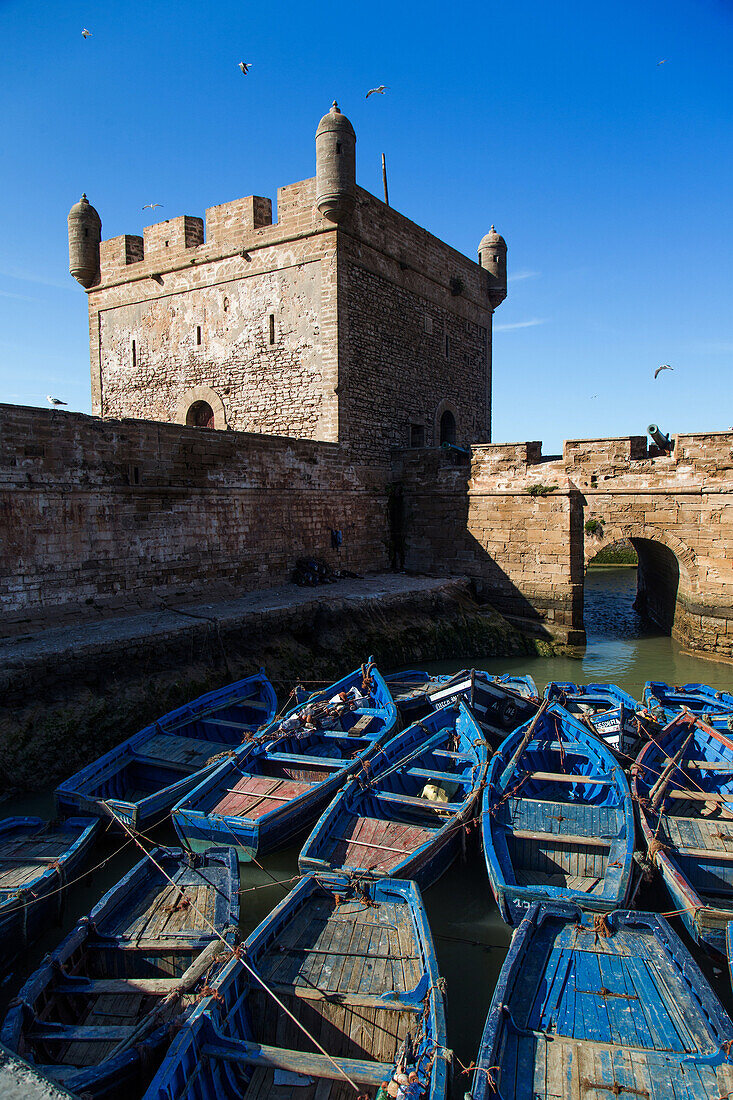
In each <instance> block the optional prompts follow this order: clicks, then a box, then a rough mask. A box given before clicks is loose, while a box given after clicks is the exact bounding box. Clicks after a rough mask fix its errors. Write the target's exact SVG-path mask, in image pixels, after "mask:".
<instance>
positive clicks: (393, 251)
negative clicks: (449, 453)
mask: <svg viewBox="0 0 733 1100" xmlns="http://www.w3.org/2000/svg"><path fill="white" fill-rule="evenodd" d="M338 248H339V254H338V255H339V336H340V346H339V365H340V370H339V387H340V392H341V430H342V435H341V438H346V439H349V440H350V441H351V442H352V443H355V444H357V445H358V447H359V452H360V453H361V454H364V455H365V456H367V457H369V458H370V459H371V460H372V461H383V460H384V455H385V452H386V449H387V448H389V447H409V446H410V445H411V438H410V433H411V426H412V425H414V426H415V427H417V428H422V431H423V445H424V446H427V447H430V446H437V445H438V443H439V442H440V439H439V422H440V417H441V415H442V413H443V412H444V411H446V410H448V411H450V412H451V413H452V414H453V416H454V418H455V421H456V429H457V430H456V441H457V442H459V443H463V444H468V443H470V442H477V441H486V440H488V439H490V438H491V320H492V310H491V305H490V303H489V287H488V277H487V273H486V272H485V271H484V270H483V269H482V268H480V267H479V266H478V265H477V264H476V263H474V262H473V261H471V260H469V259H467V257H465V256H463V255H461V253H459V252H457V251H456V250H455V249H453V248H450V247H449V246H448V245H446V244H445V243H444V242H443V241H440V240H438V239H437V238H436V237H433V236H432V235H431V234H429V233H427V232H426V231H425V230H424V229H421V228H420V226H418V225H415V224H414V222H411V221H409V220H408V219H407V218H405V217H403V216H402V215H401V214H399V213H398V212H397V211H396V210H393V209H392V208H391V207H389V206H386V205H385V204H384V203H382V202H380V201H379V200H378V199H376V198H375V197H374V196H373V195H370V194H369V193H368V192H366V191H364V190H362V189H358V198H357V207H356V210H355V212H354V215H353V216H352V217H351V218H350V219H349V221H348V222H347V223H345V225H344V226H342V227H340V228H339V241H338ZM364 429H366V431H365V430H364Z"/></svg>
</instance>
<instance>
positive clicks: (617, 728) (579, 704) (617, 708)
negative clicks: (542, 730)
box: [545, 680, 641, 756]
mask: <svg viewBox="0 0 733 1100" xmlns="http://www.w3.org/2000/svg"><path fill="white" fill-rule="evenodd" d="M545 699H549V700H550V701H554V702H558V703H559V704H560V705H561V706H563V707H565V709H566V710H567V712H568V713H569V714H572V715H573V717H574V718H577V719H578V720H579V721H583V720H586V721H587V722H588V723H589V724H590V726H592V727H593V730H594V732H595V733H596V734H597V735H598V736H599V737H600V738H601V739H602V740H603V741H605V742H606V743H607V744H608V745H610V746H611V748H612V749H613V750H614V752H618V753H620V754H621V755H623V756H628V755H629V754H631V753H632V752H633V751H634V749H635V748H636V747H637V745H638V741H639V727H638V723H637V720H636V712H637V711H638V710H639V709H640V707H641V704H640V703H639V702H638V700H636V699H634V698H633V696H631V695H629V694H628V692H626V691H624V690H623V689H622V688H620V687H618V685H616V684H574V683H571V682H570V681H569V680H552V681H551V682H550V683H549V684H548V685H547V687H546V688H545Z"/></svg>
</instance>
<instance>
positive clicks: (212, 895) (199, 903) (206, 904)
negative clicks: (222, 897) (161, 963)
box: [104, 876, 216, 946]
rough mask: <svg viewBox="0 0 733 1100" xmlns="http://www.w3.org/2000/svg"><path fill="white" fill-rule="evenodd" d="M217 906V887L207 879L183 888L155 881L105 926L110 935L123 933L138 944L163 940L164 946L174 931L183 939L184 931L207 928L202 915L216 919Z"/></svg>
mask: <svg viewBox="0 0 733 1100" xmlns="http://www.w3.org/2000/svg"><path fill="white" fill-rule="evenodd" d="M176 877H179V876H176ZM182 894H183V896H182ZM215 906H216V887H215V886H212V885H209V884H208V883H206V882H202V883H200V884H197V885H185V886H184V887H183V888H182V889H181V888H180V887H179V886H173V885H171V884H170V883H169V882H166V883H165V884H162V883H160V882H158V883H153V884H151V887H150V889H149V890H148V891H147V892H146V894H145V896H144V897H142V898H139V899H137V901H136V903H135V904H133V905H132V906H131V908H129V909H121V910H120V912H119V913H118V914H117V918H116V920H115V921H113V922H110V925H109V927H107V926H105V929H104V931H105V934H107V935H115V936H124V937H126V938H128V939H130V940H131V941H132V942H133V943H136V944H140V943H142V942H145V943H149V942H160V945H161V946H163V944H164V943H165V940H166V939H167V938H168V937H172V936H173V935H174V934H176V935H177V937H178V938H179V939H180V934H181V933H182V932H191V933H195V932H203V931H207V930H208V928H209V926H208V925H207V924H206V922H205V921H204V919H203V916H205V917H206V918H207V919H208V920H209V921H213V920H214V915H215ZM199 913H202V914H203V916H199Z"/></svg>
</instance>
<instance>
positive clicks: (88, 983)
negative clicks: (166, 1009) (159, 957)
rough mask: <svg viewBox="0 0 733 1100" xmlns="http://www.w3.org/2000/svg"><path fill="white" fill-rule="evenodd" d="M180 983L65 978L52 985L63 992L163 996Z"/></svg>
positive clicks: (172, 979) (175, 981)
mask: <svg viewBox="0 0 733 1100" xmlns="http://www.w3.org/2000/svg"><path fill="white" fill-rule="evenodd" d="M180 984H181V979H180V978H76V977H73V978H65V979H63V980H61V981H58V982H56V983H55V985H54V987H53V988H54V992H56V993H63V994H65V995H66V994H77V993H81V994H83V995H84V996H87V995H89V994H90V993H91V994H92V995H93V996H95V997H96V996H98V995H100V994H105V993H143V994H146V995H152V996H156V997H159V996H160V997H163V996H165V995H166V994H168V993H172V992H173V991H174V990H175V989H178V987H179V986H180Z"/></svg>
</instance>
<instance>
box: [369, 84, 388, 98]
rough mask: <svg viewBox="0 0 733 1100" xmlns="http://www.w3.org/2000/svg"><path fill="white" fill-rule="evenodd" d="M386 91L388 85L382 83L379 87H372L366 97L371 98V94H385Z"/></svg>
mask: <svg viewBox="0 0 733 1100" xmlns="http://www.w3.org/2000/svg"><path fill="white" fill-rule="evenodd" d="M386 91H387V85H386V84H380V85H379V87H378V88H370V89H369V91H368V92H367V94H366V95H365V97H364V98H365V99H369V96H370V95H384V93H385V92H386Z"/></svg>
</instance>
